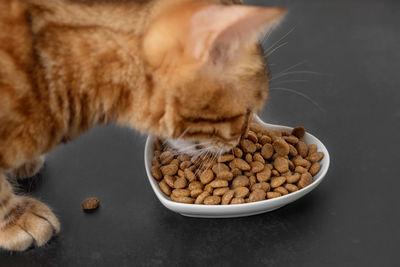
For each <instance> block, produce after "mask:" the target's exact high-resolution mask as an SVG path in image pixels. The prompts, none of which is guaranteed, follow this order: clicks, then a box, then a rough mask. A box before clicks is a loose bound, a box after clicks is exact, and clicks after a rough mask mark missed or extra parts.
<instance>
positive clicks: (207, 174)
mask: <svg viewBox="0 0 400 267" xmlns="http://www.w3.org/2000/svg"><path fill="white" fill-rule="evenodd" d="M212 179H214V173H213V172H212V171H211V170H205V171H204V172H202V173H201V174H200V182H202V183H203V184H208V183H209V182H211V181H212Z"/></svg>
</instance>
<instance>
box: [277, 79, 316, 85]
mask: <svg viewBox="0 0 400 267" xmlns="http://www.w3.org/2000/svg"><path fill="white" fill-rule="evenodd" d="M295 82H308V81H307V80H287V81H278V82H276V83H274V85H279V84H284V83H295Z"/></svg>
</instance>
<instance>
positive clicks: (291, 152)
mask: <svg viewBox="0 0 400 267" xmlns="http://www.w3.org/2000/svg"><path fill="white" fill-rule="evenodd" d="M289 155H290V156H293V157H295V156H297V155H298V152H297V149H296V148H295V147H294V146H293V145H291V144H289Z"/></svg>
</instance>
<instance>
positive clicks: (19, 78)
mask: <svg viewBox="0 0 400 267" xmlns="http://www.w3.org/2000/svg"><path fill="white" fill-rule="evenodd" d="M218 2H220V3H224V4H229V3H238V2H240V1H237V0H234V1H230V0H220V1H218V0H208V1H206V0H132V1H122V2H119V3H111V2H109V1H106V0H102V1H98V3H93V1H89V0H51V1H50V0H0V29H1V31H0V247H1V248H4V249H8V250H25V249H27V248H28V247H29V246H31V245H32V244H36V245H38V246H40V245H43V244H44V243H46V242H47V241H48V240H49V238H51V236H52V235H53V234H54V233H57V232H58V231H59V223H58V220H57V218H56V217H55V216H54V214H53V213H52V212H51V210H50V209H49V208H48V207H47V206H46V205H44V204H43V203H40V202H38V201H37V200H35V199H32V198H28V197H20V196H16V195H15V194H14V192H13V190H12V187H11V185H10V184H9V182H8V181H7V178H6V174H7V176H8V178H13V177H17V178H18V177H20V178H21V177H29V176H32V175H33V174H35V173H36V172H37V171H38V170H39V169H40V167H41V166H42V164H43V156H42V155H44V154H45V153H46V152H48V151H49V150H51V149H53V148H54V147H55V146H57V145H58V144H60V143H62V142H67V141H68V140H71V139H73V138H75V137H77V136H79V135H80V134H81V133H83V132H84V131H86V130H88V129H90V128H91V127H93V126H95V125H98V124H106V123H109V122H111V121H115V122H116V123H118V124H120V125H125V126H128V127H131V128H134V129H137V130H139V131H141V132H143V133H151V134H153V135H158V136H160V137H163V138H177V137H180V138H184V139H187V140H192V141H204V140H208V141H210V142H211V143H213V145H216V146H229V147H231V146H233V145H235V143H237V141H238V139H239V137H240V136H241V134H242V132H243V130H244V129H245V127H246V124H247V121H248V116H249V114H250V112H251V111H256V110H258V109H260V108H261V107H262V105H263V104H264V102H265V100H266V98H267V89H268V78H267V71H266V62H265V60H264V58H263V56H262V53H261V50H260V48H259V46H258V45H257V42H256V40H257V38H256V37H257V34H259V32H260V31H261V30H263V29H264V28H266V25H267V26H268V28H270V26H271V25H272V24H274V22H275V21H276V20H277V19H278V18H279V17H280V16H281V15H282V14H283V12H284V10H283V9H281V8H250V7H244V6H232V5H221V4H218ZM204 14H209V15H207V16H205V15H204ZM220 15H221V17H220ZM183 133H185V134H183Z"/></svg>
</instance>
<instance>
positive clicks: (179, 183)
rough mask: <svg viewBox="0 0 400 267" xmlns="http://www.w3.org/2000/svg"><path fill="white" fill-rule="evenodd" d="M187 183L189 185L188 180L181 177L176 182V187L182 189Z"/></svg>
mask: <svg viewBox="0 0 400 267" xmlns="http://www.w3.org/2000/svg"><path fill="white" fill-rule="evenodd" d="M186 185H187V180H186V178H185V177H179V178H177V179H176V180H175V182H174V188H178V189H181V188H185V187H186Z"/></svg>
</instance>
